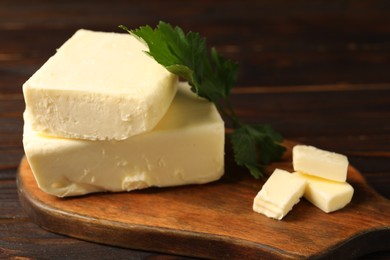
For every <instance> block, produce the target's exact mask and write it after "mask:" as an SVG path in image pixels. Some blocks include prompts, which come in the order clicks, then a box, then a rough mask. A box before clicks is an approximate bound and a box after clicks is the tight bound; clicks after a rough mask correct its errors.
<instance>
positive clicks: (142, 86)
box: [23, 30, 177, 140]
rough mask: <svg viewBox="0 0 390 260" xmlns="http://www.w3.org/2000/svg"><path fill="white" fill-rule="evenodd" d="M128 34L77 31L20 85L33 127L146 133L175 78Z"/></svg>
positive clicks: (120, 135)
mask: <svg viewBox="0 0 390 260" xmlns="http://www.w3.org/2000/svg"><path fill="white" fill-rule="evenodd" d="M146 50H147V47H146V46H145V45H144V44H143V43H141V42H140V41H139V40H138V39H136V38H135V37H133V36H131V35H130V34H127V33H126V34H120V33H108V32H94V31H89V30H78V31H77V32H76V33H75V34H74V35H73V36H72V37H71V38H70V39H69V40H68V41H66V42H65V43H64V44H63V45H62V46H61V47H60V48H59V49H58V50H57V52H56V54H55V55H54V56H52V57H51V58H50V59H49V60H48V61H47V62H46V63H45V64H44V65H43V66H42V67H41V68H40V69H39V70H38V71H37V72H36V73H35V74H34V75H33V76H32V77H31V78H30V79H29V80H28V81H27V82H26V83H25V84H24V85H23V93H24V97H25V102H26V114H27V115H28V117H29V120H30V124H31V127H32V129H33V130H34V131H37V132H40V133H43V134H46V135H51V136H57V137H65V138H79V139H88V140H123V139H126V138H128V137H130V136H133V135H137V134H140V133H143V132H147V131H150V130H151V129H152V128H153V127H155V126H156V124H157V123H158V122H159V121H160V119H161V118H162V117H163V116H164V114H165V113H166V111H167V110H168V107H169V105H170V103H171V102H172V99H173V97H174V95H175V93H176V86H177V77H176V76H174V75H173V74H171V73H169V72H168V71H167V70H166V69H165V68H164V67H162V66H161V65H160V64H158V63H157V62H156V61H155V60H154V59H153V58H151V57H150V56H149V55H148V54H146V53H145V51H146Z"/></svg>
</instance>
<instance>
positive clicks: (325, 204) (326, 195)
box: [293, 172, 354, 213]
mask: <svg viewBox="0 0 390 260" xmlns="http://www.w3.org/2000/svg"><path fill="white" fill-rule="evenodd" d="M293 175H294V176H297V177H299V178H301V179H303V180H305V181H306V182H307V185H306V189H305V193H304V195H303V196H304V197H305V198H306V199H307V200H308V201H310V202H311V203H312V204H313V205H315V206H316V207H318V208H320V209H321V210H323V211H324V212H326V213H329V212H332V211H336V210H339V209H341V208H344V207H345V206H346V205H347V204H348V203H350V202H351V200H352V196H353V192H354V190H353V187H352V186H351V185H350V184H349V183H347V182H336V181H331V180H326V179H323V178H319V177H315V176H310V175H307V174H303V173H300V172H295V173H293Z"/></svg>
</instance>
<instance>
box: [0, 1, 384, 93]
mask: <svg viewBox="0 0 390 260" xmlns="http://www.w3.org/2000/svg"><path fill="white" fill-rule="evenodd" d="M160 20H163V21H166V22H169V23H171V24H172V25H179V26H180V27H182V28H183V29H184V30H185V31H188V30H193V31H196V32H199V33H200V34H201V35H203V36H205V37H207V39H208V44H209V45H210V46H215V47H217V49H218V50H219V51H220V52H221V53H222V54H224V55H225V56H227V57H229V58H232V59H234V60H237V61H238V62H239V64H240V75H239V79H238V85H239V86H259V85H260V86H287V85H318V84H335V83H343V84H344V83H384V82H389V81H390V73H389V71H390V65H389V64H390V4H389V1H385V0H365V1H347V0H343V1H342V0H338V1H308V0H305V1H302V0H300V1H283V0H276V1H275V0H273V1H262V0H248V1H245V0H243V1H237V0H227V1H205V0H198V1H173V0H168V1H125V0H122V1H120V0H111V1H91V0H88V1H75V0H70V1H43V0H35V1H27V0H26V1H22V0H16V1H15V0H8V1H7V0H2V1H0V37H1V38H0V39H1V40H0V77H1V81H0V84H1V85H0V87H1V88H7V87H8V88H9V87H15V86H20V85H21V84H22V83H23V82H24V80H25V79H27V78H28V77H29V76H30V75H31V74H32V73H33V72H34V71H35V70H36V69H37V68H38V67H39V66H40V65H41V64H43V62H44V61H45V60H46V59H47V58H48V57H50V56H51V55H52V54H53V53H54V51H55V48H57V47H59V46H60V45H61V44H62V43H63V42H64V41H65V40H66V39H67V38H69V37H70V36H71V35H72V34H73V33H74V32H75V31H76V30H77V29H79V28H86V29H93V30H103V31H118V32H121V30H120V29H118V25H120V24H125V25H127V26H128V27H130V28H136V27H138V26H141V25H145V24H149V25H151V26H155V25H156V24H157V23H158V21H160ZM21 31H22V32H23V33H21ZM48 38H50V40H49V39H48ZM10 43H12V45H10ZM26 44H28V47H29V48H25V46H26ZM15 61H20V63H18V64H17V65H15ZM10 63H12V67H10V66H9V64H10ZM22 63H23V64H22ZM15 66H18V67H15ZM15 74H17V75H15ZM15 76H16V77H15ZM20 76H24V78H23V77H20ZM15 78H16V79H17V80H18V83H19V84H16V85H15V84H14V82H15ZM14 91H15V92H19V89H18V88H17V89H15V90H14Z"/></svg>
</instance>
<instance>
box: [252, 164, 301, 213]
mask: <svg viewBox="0 0 390 260" xmlns="http://www.w3.org/2000/svg"><path fill="white" fill-rule="evenodd" d="M305 186H306V181H305V180H302V179H301V178H298V177H296V176H294V175H293V174H291V173H289V172H287V171H284V170H281V169H275V171H274V172H273V173H272V175H271V176H270V177H269V178H268V180H267V181H266V183H265V184H264V185H263V187H262V188H261V190H260V191H259V193H258V194H257V195H256V197H255V199H254V201H253V210H254V211H255V212H258V213H261V214H264V215H266V216H267V217H270V218H275V219H279V220H281V219H282V218H283V217H284V216H285V215H287V213H288V212H289V211H290V210H291V209H292V208H293V206H294V205H295V204H297V203H298V202H299V201H300V198H301V197H302V195H303V193H304V191H305Z"/></svg>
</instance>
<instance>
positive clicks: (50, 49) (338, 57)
mask: <svg viewBox="0 0 390 260" xmlns="http://www.w3.org/2000/svg"><path fill="white" fill-rule="evenodd" d="M158 20H165V21H169V22H171V23H172V24H177V25H180V26H182V27H183V28H184V29H185V30H194V31H197V32H200V33H201V34H202V35H204V36H206V37H207V39H208V43H209V45H210V46H215V47H216V48H217V49H218V50H220V51H221V53H222V54H224V55H225V56H227V57H229V58H233V59H235V60H237V61H238V62H239V65H240V73H239V77H238V83H237V87H236V88H235V93H234V94H233V99H234V104H235V107H236V108H237V109H238V110H239V111H240V116H242V117H244V119H245V120H246V121H250V122H256V123H269V124H271V125H273V126H274V127H275V128H276V129H277V130H278V131H279V132H280V133H282V134H283V136H284V137H285V138H289V139H293V140H297V141H299V142H301V143H308V144H312V145H315V146H318V147H322V148H324V149H329V150H333V151H338V152H341V153H344V154H346V155H348V157H349V159H350V161H351V163H352V165H354V166H355V167H356V168H357V169H359V171H360V172H361V173H362V174H363V175H364V177H365V178H366V179H367V181H368V183H369V184H370V185H371V186H372V187H373V188H374V189H375V190H376V191H377V192H378V193H380V194H382V195H383V196H385V197H386V198H387V199H390V189H389V187H390V160H389V158H390V131H389V129H390V115H389V111H390V84H389V83H390V73H389V71H390V56H389V55H390V2H389V1H384V0H361V1H343V0H335V1H321V0H318V1H317V0H310V1H309V0H302V1H294V2H292V1H286V0H275V1H267V0H248V1H237V0H227V1H223V2H221V1H211V0H196V1H193V0H188V1H185V2H183V1H178V0H167V1H154V0H151V1H138V2H135V1H125V0H111V1H102V0H86V1H78V0H69V1H47V0H35V1H27V0H3V1H0V35H1V36H0V258H1V259H18V258H27V259H42V258H43V259H45V258H47V259H61V258H65V259H99V258H108V257H109V258H112V259H134V258H135V259H140V258H153V259H159V258H162V259H171V258H175V257H174V256H171V255H170V256H167V255H166V254H162V253H158V254H156V253H150V252H143V251H137V250H129V249H127V250H124V249H121V248H116V247H111V246H107V245H102V244H96V243H88V242H85V241H81V240H77V239H72V238H69V237H66V236H61V235H57V234H53V233H51V232H47V231H45V230H43V229H41V228H39V227H38V226H37V225H35V224H34V223H32V222H31V220H30V219H29V218H28V216H27V215H26V213H24V211H23V210H22V208H21V206H20V204H19V202H18V195H17V190H16V182H15V177H16V172H17V167H18V165H19V163H20V160H21V158H22V156H23V153H24V151H23V146H22V143H21V139H22V131H23V119H22V113H23V110H24V100H23V94H22V89H21V86H22V84H23V83H24V82H25V81H26V80H27V79H28V78H29V77H30V76H31V75H32V74H33V73H34V72H35V71H36V70H37V69H38V68H39V67H40V66H41V65H42V64H43V63H44V62H45V61H46V60H47V59H48V58H49V57H50V56H51V55H52V54H53V53H54V51H55V49H56V48H58V46H60V45H61V44H62V43H63V42H64V41H65V40H66V39H68V38H69V37H70V36H71V35H72V34H73V33H74V32H75V31H76V30H77V29H79V28H87V29H94V30H104V31H115V30H117V25H118V24H126V25H128V26H129V27H136V26H139V25H144V24H150V25H154V24H156V23H157V21H158ZM118 31H119V30H118ZM321 97H324V98H321ZM338 111H339V113H338ZM340 111H342V112H340ZM227 156H230V155H229V154H227ZM227 160H231V158H229V157H227ZM373 250H375V249H373ZM180 258H183V257H180ZM363 258H364V259H383V260H384V259H386V260H387V259H389V258H390V248H387V249H385V251H383V252H377V253H375V254H370V255H365V256H363Z"/></svg>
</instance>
